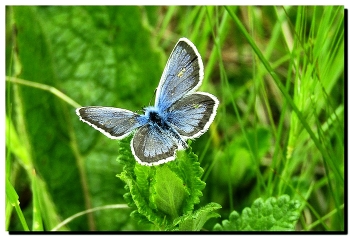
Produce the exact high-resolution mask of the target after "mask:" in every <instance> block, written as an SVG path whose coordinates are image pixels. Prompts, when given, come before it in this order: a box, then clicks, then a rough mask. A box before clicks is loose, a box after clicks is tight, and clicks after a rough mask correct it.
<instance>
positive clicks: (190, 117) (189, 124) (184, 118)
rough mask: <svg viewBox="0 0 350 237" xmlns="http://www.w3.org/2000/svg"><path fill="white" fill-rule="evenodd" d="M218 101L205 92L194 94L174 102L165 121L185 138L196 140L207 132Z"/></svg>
mask: <svg viewBox="0 0 350 237" xmlns="http://www.w3.org/2000/svg"><path fill="white" fill-rule="evenodd" d="M218 105H219V101H218V99H217V98H216V97H215V96H213V95H211V94H209V93H205V92H196V93H193V94H190V95H188V96H185V97H184V98H182V99H181V100H179V101H176V102H175V103H174V104H173V105H172V106H171V107H170V108H169V112H168V115H167V121H168V122H169V123H171V124H172V125H173V126H175V129H176V130H177V131H178V132H179V134H180V135H182V136H183V137H185V138H196V137H199V136H200V135H202V134H203V133H204V132H205V131H207V130H208V128H209V126H210V124H211V123H212V122H213V120H214V117H215V115H216V110H217V107H218Z"/></svg>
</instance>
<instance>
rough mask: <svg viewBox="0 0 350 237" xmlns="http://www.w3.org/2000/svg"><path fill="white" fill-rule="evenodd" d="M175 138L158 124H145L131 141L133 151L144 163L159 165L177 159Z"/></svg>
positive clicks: (140, 161) (139, 160) (141, 162)
mask: <svg viewBox="0 0 350 237" xmlns="http://www.w3.org/2000/svg"><path fill="white" fill-rule="evenodd" d="M177 148H178V147H177V144H176V141H175V138H174V137H172V135H171V134H170V133H169V131H165V130H162V129H161V128H159V127H158V126H152V125H149V124H147V125H144V126H143V127H141V128H140V129H138V130H137V131H136V133H135V135H134V137H133V139H132V141H131V151H132V153H133V155H134V157H135V158H136V160H137V161H138V162H139V163H140V164H142V165H159V164H162V163H166V162H168V161H171V160H174V159H175V151H176V149H177Z"/></svg>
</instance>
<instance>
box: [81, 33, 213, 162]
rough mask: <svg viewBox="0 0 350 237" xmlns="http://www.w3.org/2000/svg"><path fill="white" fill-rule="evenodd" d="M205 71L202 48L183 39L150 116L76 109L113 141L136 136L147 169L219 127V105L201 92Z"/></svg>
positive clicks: (135, 146) (134, 143)
mask: <svg viewBox="0 0 350 237" xmlns="http://www.w3.org/2000/svg"><path fill="white" fill-rule="evenodd" d="M203 77H204V66H203V62H202V58H201V56H200V55H199V53H198V50H197V48H196V46H195V45H194V44H193V43H192V42H191V41H190V40H188V39H187V38H180V39H179V41H178V42H177V44H176V45H175V47H174V49H173V51H172V52H171V54H170V57H169V59H168V62H167V64H166V66H165V69H164V71H163V74H162V77H161V79H160V82H159V85H158V87H157V90H156V98H155V105H154V106H148V107H145V108H143V111H144V114H138V113H134V112H132V111H129V110H126V109H120V108H113V107H102V106H87V107H81V108H78V109H76V114H77V115H78V116H79V117H80V120H81V121H83V122H85V123H87V124H89V125H90V126H92V127H93V128H95V129H97V130H98V131H100V132H102V133H103V134H104V135H106V136H107V137H109V138H111V139H123V138H125V137H127V136H128V135H129V134H131V133H134V136H133V138H132V140H131V143H130V146H131V151H132V154H133V155H134V157H135V159H136V161H137V162H138V163H140V164H141V165H148V166H152V165H159V164H163V163H166V162H169V161H172V160H174V159H175V157H176V151H177V150H184V149H187V148H188V144H187V143H186V140H188V139H193V138H197V137H199V136H201V135H202V134H203V133H205V132H206V131H207V130H208V128H209V126H210V124H211V123H212V122H213V120H214V118H215V115H216V111H217V108H218V106H219V100H218V99H217V98H216V97H215V96H214V95H212V94H209V93H206V92H196V90H197V89H198V88H199V86H200V85H201V84H202V81H203Z"/></svg>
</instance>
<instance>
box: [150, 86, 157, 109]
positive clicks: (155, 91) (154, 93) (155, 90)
mask: <svg viewBox="0 0 350 237" xmlns="http://www.w3.org/2000/svg"><path fill="white" fill-rule="evenodd" d="M156 93H157V88H156V89H154V92H153V97H152V99H153V101H154V98H155V96H156ZM148 106H151V101H149V102H148Z"/></svg>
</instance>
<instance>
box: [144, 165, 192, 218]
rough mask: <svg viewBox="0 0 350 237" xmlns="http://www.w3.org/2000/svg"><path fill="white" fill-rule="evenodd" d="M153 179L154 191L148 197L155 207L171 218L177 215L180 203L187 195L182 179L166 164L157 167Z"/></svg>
mask: <svg viewBox="0 0 350 237" xmlns="http://www.w3.org/2000/svg"><path fill="white" fill-rule="evenodd" d="M165 177H166V178H165ZM154 180H155V183H154V184H153V185H152V186H151V187H152V190H153V191H154V192H153V193H152V195H151V197H150V199H152V202H153V203H154V204H155V207H156V208H157V209H158V210H159V211H162V212H164V213H165V214H167V215H170V217H171V219H174V218H176V217H178V216H179V214H180V213H181V207H182V203H183V201H184V199H185V198H187V197H188V195H189V194H188V192H186V191H187V190H186V189H185V188H184V185H183V182H182V180H181V179H180V178H179V177H177V176H176V174H175V173H174V172H172V171H171V170H170V169H169V168H168V167H167V166H160V167H159V168H158V169H157V172H156V175H155V179H154Z"/></svg>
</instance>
